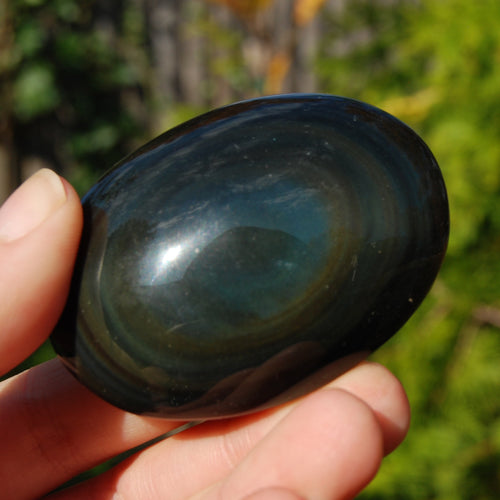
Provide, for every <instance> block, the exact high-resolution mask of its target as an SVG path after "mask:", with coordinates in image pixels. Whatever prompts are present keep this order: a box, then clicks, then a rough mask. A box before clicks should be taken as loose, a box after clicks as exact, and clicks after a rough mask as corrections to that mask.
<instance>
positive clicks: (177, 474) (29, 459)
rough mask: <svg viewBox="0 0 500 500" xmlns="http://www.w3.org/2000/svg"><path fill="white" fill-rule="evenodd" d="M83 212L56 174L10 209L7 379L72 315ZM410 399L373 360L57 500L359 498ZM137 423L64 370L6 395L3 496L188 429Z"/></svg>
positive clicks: (1, 422)
mask: <svg viewBox="0 0 500 500" xmlns="http://www.w3.org/2000/svg"><path fill="white" fill-rule="evenodd" d="M81 225H82V213H81V207H80V201H79V199H78V196H77V195H76V193H75V191H74V190H73V188H72V187H71V186H70V185H69V183H67V182H66V181H65V180H64V179H62V178H60V177H59V176H57V175H56V174H54V173H53V172H50V171H48V170H43V171H40V172H39V173H37V174H35V176H34V177H32V178H30V179H29V180H28V181H27V182H26V183H25V184H23V185H22V186H21V187H20V188H19V189H18V190H17V191H16V192H15V193H14V194H13V195H12V196H11V197H10V198H9V200H8V201H7V202H6V203H5V204H4V206H3V207H2V208H1V209H0V298H1V300H0V325H1V328H0V373H4V374H5V373H7V372H8V371H9V370H10V369H11V368H13V367H15V366H16V365H18V364H19V363H20V362H21V361H22V360H23V359H25V358H27V357H28V356H29V355H30V354H31V353H32V352H33V351H34V350H35V349H36V348H37V347H38V346H39V345H40V344H41V343H42V342H43V341H44V340H45V339H47V337H48V336H49V335H50V332H51V330H52V328H53V327H54V324H55V322H56V321H57V318H58V316H59V314H60V312H61V310H62V307H63V305H64V302H65V298H66V294H67V290H68V285H69V281H70V277H71V272H72V267H73V263H74V259H75V254H76V250H77V246H78V242H79V238H80V232H81ZM409 420H410V411H409V406H408V400H407V398H406V395H405V392H404V390H403V388H402V386H401V384H400V383H399V381H398V380H397V379H396V378H395V377H394V376H393V375H392V374H391V373H390V372H389V371H388V370H387V369H385V368H384V367H382V366H380V365H378V364H375V363H371V362H365V363H362V364H360V365H358V366H357V367H356V368H354V369H352V370H350V371H349V372H347V373H345V374H344V375H342V376H341V377H339V378H337V379H336V380H334V381H333V382H331V383H330V384H328V386H326V387H324V388H322V389H320V390H318V391H316V392H314V393H313V394H310V395H308V396H306V397H303V398H301V399H300V400H297V401H294V402H292V403H289V404H287V405H284V406H281V407H278V408H274V409H271V410H267V411H264V412H260V413H256V414H253V415H248V416H243V417H238V418H233V419H227V420H220V421H213V422H207V423H204V424H202V425H200V426H198V427H194V428H192V429H190V430H188V431H185V432H184V433H181V434H179V435H178V436H176V437H173V438H170V439H166V440H163V441H161V442H159V443H157V444H154V445H152V446H150V447H149V448H147V449H145V450H143V451H141V452H139V453H137V454H136V455H134V456H132V457H131V458H129V459H127V460H126V461H125V462H122V463H121V464H119V465H118V466H117V467H115V468H114V469H112V470H110V471H109V472H107V473H104V474H103V475H101V476H99V477H97V478H94V479H91V480H89V481H86V482H83V483H80V484H78V485H77V486H74V487H72V488H70V489H67V490H63V491H60V492H59V493H57V494H52V495H49V496H48V497H47V498H50V499H51V500H55V499H57V500H62V499H72V500H79V499H82V500H83V499H85V500H87V499H89V498H92V499H94V500H111V499H113V500H129V499H130V500H146V499H147V500H155V499H158V500H160V499H162V500H165V499H169V500H170V499H172V500H177V499H196V500H212V499H214V500H215V499H217V500H239V499H241V500H243V499H245V500H250V499H251V500H271V499H272V500H298V499H307V500H323V499H325V500H326V499H329V500H337V499H348V498H353V497H354V496H355V495H356V494H357V493H358V492H360V491H361V490H362V489H363V488H364V487H365V486H366V485H367V484H368V483H369V482H370V480H371V479H372V478H373V477H374V475H375V474H376V472H377V470H378V468H379V466H380V464H381V461H382V459H383V457H384V455H386V454H388V453H390V452H391V451H392V450H394V449H395V448H396V447H397V446H398V445H399V444H400V443H401V441H402V440H403V438H404V437H405V435H406V432H407V430H408V426H409ZM179 424H180V422H173V421H164V420H160V419H153V418H145V417H140V416H136V415H131V414H128V413H125V412H123V411H121V410H119V409H117V408H114V407H112V406H110V405H109V404H107V403H105V402H104V401H102V400H100V399H99V398H97V397H96V396H94V395H93V394H91V393H90V392H89V391H88V390H86V389H85V388H84V387H83V386H81V385H80V384H79V383H78V382H77V381H76V380H75V379H74V378H73V377H72V376H71V375H70V374H69V373H68V372H67V371H66V370H65V369H64V367H63V366H62V364H61V362H60V361H59V360H57V359H55V360H51V361H48V362H46V363H44V364H42V365H39V366H37V367H35V368H31V369H30V370H28V371H26V372H23V373H21V374H20V375H17V376H15V377H12V378H10V379H8V380H6V381H4V382H2V383H1V384H0V443H1V446H0V449H1V452H2V457H3V460H2V462H1V463H0V484H1V485H2V497H3V498H15V499H17V500H22V499H33V498H39V497H41V496H43V495H47V494H48V493H49V492H50V491H52V490H54V489H55V488H57V487H58V486H60V485H62V484H64V483H65V482H66V481H67V480H69V479H70V478H71V477H73V476H75V475H76V474H78V473H80V472H82V471H84V470H87V469H89V468H91V467H93V466H95V465H96V464H98V463H100V462H102V461H105V460H107V459H109V458H110V457H113V456H115V455H117V454H119V453H120V452H123V451H125V450H127V449H130V448H132V447H135V446H137V445H139V444H141V443H144V442H146V441H148V440H150V439H152V438H154V437H156V436H159V435H161V434H163V433H164V432H166V431H168V430H170V429H173V428H175V427H177V426H178V425H179Z"/></svg>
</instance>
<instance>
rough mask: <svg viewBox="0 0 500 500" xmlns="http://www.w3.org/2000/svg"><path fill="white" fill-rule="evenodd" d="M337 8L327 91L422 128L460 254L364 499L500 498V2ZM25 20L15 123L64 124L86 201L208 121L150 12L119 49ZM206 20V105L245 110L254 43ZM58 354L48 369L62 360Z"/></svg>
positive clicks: (394, 363)
mask: <svg viewBox="0 0 500 500" xmlns="http://www.w3.org/2000/svg"><path fill="white" fill-rule="evenodd" d="M333 3H335V4H337V3H340V4H342V5H343V8H342V9H340V10H339V9H337V8H329V2H326V5H325V8H324V10H323V12H322V13H321V37H320V40H319V47H318V50H317V54H316V59H315V74H316V77H317V82H318V83H317V87H318V88H317V90H318V91H321V92H330V93H333V94H339V95H345V96H350V97H354V98H358V99H361V100H364V101H367V102H370V103H372V104H375V105H378V106H380V107H382V108H383V109H386V110H387V111H389V112H391V113H393V114H395V115H396V116H397V117H399V118H400V119H402V120H403V121H405V122H407V123H408V124H409V125H411V126H412V127H413V128H414V129H415V130H416V131H417V132H418V133H419V134H420V135H421V136H422V137H423V138H424V139H425V141H426V142H427V143H428V144H429V146H430V147H431V149H432V150H433V152H434V154H435V155H436V158H437V160H438V162H439V163H440V165H441V168H442V170H443V174H444V177H445V181H446V183H447V186H448V189H449V197H450V208H451V239H450V245H449V253H448V256H447V258H446V260H445V263H444V266H443V269H442V272H441V274H440V276H439V278H438V280H437V282H436V284H435V286H434V288H433V289H432V291H431V293H430V295H429V297H428V298H427V299H426V300H425V302H424V304H423V305H422V307H421V308H420V309H419V311H417V313H416V314H415V315H414V317H413V318H412V319H411V320H410V321H409V322H408V324H407V325H406V326H405V327H404V328H403V330H402V331H401V332H400V333H399V334H398V335H397V336H396V337H394V338H393V339H392V340H391V341H390V342H389V343H388V344H387V345H386V346H384V347H383V348H382V349H381V350H380V351H379V352H378V353H377V354H376V355H375V359H377V360H379V361H380V362H382V363H384V364H385V365H387V366H388V367H389V368H390V369H391V370H392V371H393V372H394V373H395V374H396V375H397V376H398V377H399V378H400V379H401V380H402V382H403V384H404V386H405V388H406V389H407V392H408V395H409V399H410V403H411V406H412V411H413V421H412V427H411V430H410V434H409V436H408V438H407V440H406V441H405V443H403V445H402V446H401V447H400V448H399V449H398V450H397V451H396V452H394V453H393V454H392V455H391V456H389V457H388V458H387V459H386V461H385V462H384V465H383V467H382V469H381V471H380V473H379V475H378V477H377V478H376V479H375V481H374V482H373V483H372V484H371V485H370V486H369V487H368V488H367V490H366V491H365V492H364V493H363V494H362V495H361V496H360V498H365V499H386V500H387V499H394V500H396V499H398V500H399V499H405V500H406V499H408V500H417V499H418V500H420V499H436V500H453V499H491V498H500V397H499V396H498V394H499V390H500V361H499V360H500V335H499V333H500V332H499V329H500V279H499V276H500V259H499V258H498V255H499V252H500V2H498V0H483V1H481V2H471V1H470V0H440V1H435V0H418V1H410V0H406V1H405V0H399V1H389V2H387V1H370V0H350V1H348V2H333ZM10 5H11V12H10V20H11V23H12V26H13V28H12V29H13V33H14V35H15V36H14V41H13V43H12V47H11V50H10V51H9V53H8V54H7V55H6V54H5V53H3V54H1V57H0V77H3V78H4V80H8V81H9V82H10V83H9V92H7V93H5V94H4V95H5V96H12V100H11V101H9V102H7V101H6V99H5V98H4V101H3V105H4V108H5V109H8V110H9V112H10V113H11V114H12V116H13V117H14V121H15V122H16V123H18V124H21V125H22V124H33V123H44V122H43V120H45V119H47V116H49V115H50V114H55V115H56V116H57V117H58V123H59V126H60V127H61V128H62V129H63V130H62V135H61V137H62V138H63V141H62V142H63V146H61V147H62V149H63V150H64V158H66V159H68V158H69V159H70V164H72V165H73V164H74V165H75V166H77V167H78V168H74V169H72V170H71V171H70V174H71V178H72V181H73V182H75V183H76V184H77V186H78V187H79V188H80V191H81V192H83V191H84V190H85V188H86V187H88V186H89V185H90V184H91V183H92V182H93V181H94V180H95V179H96V177H97V176H98V175H100V173H102V171H103V170H104V169H105V168H107V167H109V166H110V165H111V164H112V163H113V162H114V161H116V160H118V159H119V158H120V157H121V156H123V155H124V154H125V153H126V152H128V151H129V150H130V149H132V146H133V145H136V144H138V143H140V142H141V141H143V140H144V139H145V138H146V137H147V136H148V135H149V134H150V133H151V129H155V127H156V126H157V123H158V122H160V123H168V124H170V125H172V124H174V123H175V122H176V121H181V120H183V119H185V118H188V117H190V116H191V115H192V114H193V112H194V111H195V110H198V109H199V106H200V105H199V103H198V104H196V105H193V104H192V103H190V102H185V101H179V102H178V103H176V104H173V103H171V104H170V105H169V107H167V108H166V107H165V106H164V105H161V106H158V100H157V93H156V92H155V90H154V89H153V84H152V82H151V72H150V68H149V66H148V64H149V63H148V61H150V54H148V50H149V47H148V37H147V26H146V24H147V23H146V22H145V20H144V16H143V12H142V11H141V10H140V9H138V7H137V6H138V5H139V3H138V2H123V3H122V6H124V8H123V10H122V11H121V15H120V19H119V22H118V26H119V29H118V32H117V33H115V36H113V37H111V38H106V34H105V32H103V31H99V30H98V29H96V23H95V20H96V19H95V9H96V6H97V3H96V2H94V1H86V2H76V1H75V0H10ZM191 21H192V24H191V25H190V28H189V29H191V30H195V31H197V32H198V33H202V34H203V36H204V37H205V39H206V40H208V41H209V42H210V43H209V44H207V46H206V47H205V50H206V54H207V57H208V60H207V62H206V64H207V65H208V66H210V67H211V74H212V75H213V76H214V78H213V79H212V80H210V81H205V82H200V92H203V93H207V94H210V93H211V92H213V91H214V88H215V87H216V86H217V85H219V84H220V82H221V81H225V82H226V83H227V84H228V85H229V86H230V87H231V88H232V89H236V95H237V96H238V97H240V96H245V95H246V93H247V92H248V91H249V90H251V91H252V92H254V91H255V89H256V88H260V87H259V82H260V81H263V79H261V80H259V78H254V79H251V78H250V77H249V72H248V71H247V69H246V68H244V67H243V66H242V64H243V58H242V56H241V50H242V49H241V47H242V44H243V43H244V42H245V39H246V38H248V37H249V36H255V32H253V33H252V32H250V33H245V32H244V31H241V30H239V29H237V28H230V27H228V26H224V27H219V28H218V27H217V23H216V21H214V18H210V17H208V18H207V17H206V16H205V17H203V16H200V15H199V12H198V13H196V12H195V15H194V16H193V17H192V18H191ZM137 98H140V99H139V100H140V102H141V103H142V104H141V105H140V106H137ZM0 103H2V98H1V97H0ZM158 109H160V110H161V113H162V115H161V116H159V114H160V113H159V112H158V111H155V110H158ZM165 112H167V114H168V116H167V118H165V116H163V113H165ZM145 116H147V117H148V118H145ZM49 123H50V122H49ZM61 124H62V125H61ZM44 349H45V350H42V351H40V352H38V353H37V354H36V355H35V358H34V362H39V361H41V360H42V359H45V357H46V356H51V355H52V352H51V350H50V348H49V347H47V346H46V347H45V348H44ZM30 362H33V360H32V361H30ZM24 366H26V365H24Z"/></svg>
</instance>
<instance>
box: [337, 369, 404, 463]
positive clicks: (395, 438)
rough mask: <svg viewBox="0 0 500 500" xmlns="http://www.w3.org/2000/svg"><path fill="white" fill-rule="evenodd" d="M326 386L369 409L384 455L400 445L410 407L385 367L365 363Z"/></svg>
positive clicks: (400, 388) (399, 384)
mask: <svg viewBox="0 0 500 500" xmlns="http://www.w3.org/2000/svg"><path fill="white" fill-rule="evenodd" d="M330 386H331V387H336V388H340V389H343V390H345V391H348V392H350V393H351V394H353V395H355V396H356V397H358V398H360V399H361V400H362V401H364V402H365V403H366V404H367V405H368V406H369V407H370V408H371V409H372V411H373V413H374V415H375V416H376V418H377V420H378V422H379V424H380V427H381V429H382V433H383V438H384V454H385V455H387V454H389V453H391V452H392V451H393V450H394V449H396V448H397V447H398V446H399V445H400V444H401V442H402V441H403V440H404V438H405V437H406V434H407V433H408V429H409V427H410V420H411V410H410V403H409V401H408V396H407V395H406V392H405V389H404V387H403V385H402V383H401V382H400V380H399V379H398V378H397V377H396V376H395V375H394V374H393V373H391V372H390V371H389V370H388V369H387V368H386V367H385V366H383V365H381V364H379V363H376V362H372V361H365V362H363V363H361V364H359V365H358V366H356V367H355V368H353V369H352V370H350V371H348V372H347V373H345V374H344V375H342V376H341V377H339V378H338V379H337V380H335V381H334V382H332V383H331V384H330Z"/></svg>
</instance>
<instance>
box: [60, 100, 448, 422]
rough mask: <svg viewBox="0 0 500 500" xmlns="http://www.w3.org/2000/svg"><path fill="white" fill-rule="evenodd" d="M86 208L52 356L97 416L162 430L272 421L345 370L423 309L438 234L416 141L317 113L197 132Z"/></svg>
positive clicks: (236, 121) (352, 118)
mask: <svg viewBox="0 0 500 500" xmlns="http://www.w3.org/2000/svg"><path fill="white" fill-rule="evenodd" d="M83 206H84V211H85V228H84V235H83V240H82V244H81V250H80V253H79V257H78V260H77V264H76V270H75V274H74V279H73V284H72V289H71V293H70V296H69V299H68V303H67V306H66V309H65V311H64V313H63V316H62V318H61V320H60V322H59V324H58V326H57V328H56V330H55V332H54V334H53V336H52V340H53V343H54V346H55V348H56V351H57V352H58V353H59V354H60V355H61V356H62V358H63V359H64V361H65V363H66V365H67V366H68V368H69V369H70V370H71V371H72V372H73V373H74V374H75V375H76V376H77V377H78V378H79V379H80V380H81V381H82V382H83V383H84V384H85V385H87V386H88V387H89V388H90V389H91V390H93V391H94V392H96V393H97V394H98V395H100V396H101V397H103V398H104V399H106V400H108V401H109V402H111V403H112V404H115V405H117V406H119V407H121V408H124V409H127V410H129V411H132V412H136V413H141V414H149V415H156V416H162V417H166V418H182V419H198V418H217V417H224V416H229V415H237V414H241V413H245V412H249V411H253V410H257V409H262V408H266V407H269V406H272V405H276V404H279V403H282V402H284V401H288V400H290V399H292V398H295V397H298V396H301V395H303V394H305V393H307V392H309V391H311V390H313V389H315V388H317V387H319V386H321V385H323V384H325V383H326V382H328V381H329V380H331V379H332V378H334V377H335V376H337V375H338V374H340V373H342V372H343V371H345V370H347V369H349V368H350V367H352V366H353V365H354V364H355V363H357V362H359V361H360V360H361V359H363V358H364V357H366V356H367V355H368V354H369V353H370V352H371V351H373V350H374V349H376V348H377V347H379V346H380V345H381V344H382V343H383V342H385V341H386V340H387V339H388V338H389V337H391V336H392V335H393V334H394V333H395V332H396V331H397V330H398V329H399V328H400V327H401V326H402V325H403V324H404V323H405V322H406V320H407V319H408V318H409V317H410V315H411V314H412V313H413V311H414V310H415V309H416V308H417V307H418V305H419V304H420V302H421V301H422V299H423V298H424V296H425V294H426V293H427V291H428V290H429V288H430V286H431V284H432V283H433V281H434V279H435V277H436V274H437V272H438V269H439V267H440V264H441V261H442V259H443V256H444V253H445V250H446V245H447V240H448V229H449V221H448V204H447V197H446V190H445V186H444V183H443V179H442V177H441V173H440V171H439V168H438V166H437V163H436V161H435V159H434V157H433V156H432V154H431V152H430V151H429V149H428V148H427V146H426V145H425V144H424V143H423V142H422V140H421V139H420V138H419V137H418V136H417V135H416V134H415V133H414V132H413V131H412V130H410V129H409V128H408V127H407V126H405V125H404V124H403V123H401V122H400V121H398V120H396V119H395V118H393V117H391V116H390V115H388V114H386V113H384V112H382V111H381V110H378V109H376V108H374V107H371V106H369V105H366V104H363V103H360V102H357V101H353V100H349V99H344V98H339V97H333V96H326V95H289V96H280V97H269V98H263V99H256V100H251V101H246V102H242V103H237V104H234V105H232V106H228V107H224V108H221V109H218V110H215V111H213V112H211V113H208V114H205V115H202V116H200V117H198V118H196V119H194V120H192V121H190V122H187V123H185V124H183V125H181V126H179V127H177V128H175V129H173V130H171V131H169V132H167V133H165V134H163V135H162V136H160V137H158V138H157V139H155V140H154V141H152V142H151V143H149V144H147V145H146V146H145V147H143V148H142V149H140V150H139V151H137V152H136V153H134V154H133V155H131V156H130V157H128V158H126V159H125V160H123V161H122V162H121V163H120V164H118V165H117V166H115V167H114V168H113V169H112V170H110V171H109V172H108V173H107V174H106V175H105V176H104V177H103V178H102V179H101V180H100V181H99V182H98V183H97V184H96V185H95V186H94V187H93V188H92V189H91V190H90V192H89V193H88V194H87V195H86V196H85V198H84V200H83Z"/></svg>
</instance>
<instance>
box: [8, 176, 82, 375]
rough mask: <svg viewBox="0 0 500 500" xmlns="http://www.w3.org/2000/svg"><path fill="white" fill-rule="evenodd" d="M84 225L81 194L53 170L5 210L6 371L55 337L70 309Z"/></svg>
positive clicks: (26, 187) (18, 192)
mask: <svg viewBox="0 0 500 500" xmlns="http://www.w3.org/2000/svg"><path fill="white" fill-rule="evenodd" d="M81 228H82V209H81V205H80V201H79V199H78V195H77V194H76V192H75V191H74V189H73V188H72V187H71V186H70V184H69V183H68V182H67V181H65V180H64V179H62V178H61V177H59V176H58V175H57V174H56V173H54V172H52V171H51V170H47V169H42V170H39V171H38V172H37V173H36V174H34V175H33V176H32V177H30V178H29V179H28V180H27V181H26V182H25V183H24V184H22V185H21V186H20V187H19V188H18V189H17V190H16V191H15V192H14V193H13V194H12V195H11V196H10V197H9V199H8V200H7V201H6V202H5V203H4V204H3V206H2V207H1V208H0V374H2V373H6V372H7V371H9V370H10V369H11V368H13V367H15V366H16V365H17V364H19V363H20V362H21V361H23V360H24V359H25V358H26V357H28V356H29V355H30V354H31V353H32V352H33V351H34V350H36V349H37V348H38V347H39V346H40V345H41V344H42V343H43V342H44V340H45V339H46V338H47V337H48V336H49V335H50V333H51V331H52V329H53V327H54V325H55V323H56V321H57V319H58V317H59V315H60V314H61V311H62V308H63V307H64V302H65V300H66V295H67V292H68V288H69V283H70V280H71V273H72V269H73V265H74V261H75V257H76V252H77V248H78V243H79V240H80V234H81Z"/></svg>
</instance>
